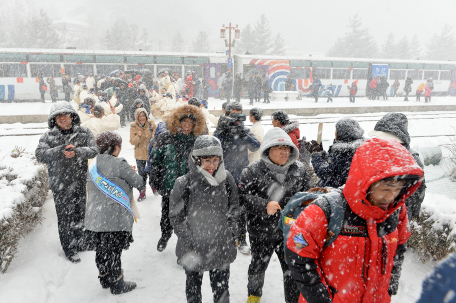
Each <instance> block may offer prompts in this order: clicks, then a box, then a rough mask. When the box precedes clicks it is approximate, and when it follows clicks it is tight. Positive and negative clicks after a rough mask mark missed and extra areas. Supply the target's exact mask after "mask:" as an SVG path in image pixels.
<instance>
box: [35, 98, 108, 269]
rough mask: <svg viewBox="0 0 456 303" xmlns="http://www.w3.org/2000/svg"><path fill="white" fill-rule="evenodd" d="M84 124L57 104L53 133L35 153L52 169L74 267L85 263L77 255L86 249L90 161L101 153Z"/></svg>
mask: <svg viewBox="0 0 456 303" xmlns="http://www.w3.org/2000/svg"><path fill="white" fill-rule="evenodd" d="M80 124H81V120H80V119H79V115H78V114H77V112H76V111H75V109H74V108H73V106H72V105H71V104H69V103H68V102H57V103H55V104H53V105H52V107H51V112H50V114H49V117H48V126H49V130H48V131H47V132H45V133H44V134H43V135H42V136H41V138H40V142H39V144H38V147H37V148H36V150H35V155H36V159H37V160H38V161H39V162H41V163H44V164H47V166H48V172H49V187H50V189H51V191H52V194H53V196H54V203H55V210H56V212H57V225H58V231H59V237H60V244H61V245H62V249H63V252H64V253H65V256H66V257H67V258H68V259H69V260H70V261H71V262H73V263H78V262H80V261H81V259H79V257H78V255H77V253H78V251H81V250H83V249H84V243H83V232H82V231H83V220H84V212H85V205H86V177H87V160H88V159H92V158H94V157H95V156H96V155H97V154H98V152H99V148H98V146H97V145H96V143H95V138H94V137H93V134H92V132H91V131H90V130H89V129H88V128H86V127H84V126H80Z"/></svg>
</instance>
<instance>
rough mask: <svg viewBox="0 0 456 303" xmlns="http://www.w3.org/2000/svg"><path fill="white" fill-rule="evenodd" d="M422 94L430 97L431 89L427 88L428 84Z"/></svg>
mask: <svg viewBox="0 0 456 303" xmlns="http://www.w3.org/2000/svg"><path fill="white" fill-rule="evenodd" d="M424 96H425V97H430V96H431V89H430V88H429V86H428V85H426V86H425V87H424Z"/></svg>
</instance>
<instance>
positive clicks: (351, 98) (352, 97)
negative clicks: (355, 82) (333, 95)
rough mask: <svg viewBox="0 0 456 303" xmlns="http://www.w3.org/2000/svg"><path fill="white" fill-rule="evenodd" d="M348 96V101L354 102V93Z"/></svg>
mask: <svg viewBox="0 0 456 303" xmlns="http://www.w3.org/2000/svg"><path fill="white" fill-rule="evenodd" d="M349 98H350V102H353V103H355V95H350V97H349Z"/></svg>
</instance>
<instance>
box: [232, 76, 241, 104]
mask: <svg viewBox="0 0 456 303" xmlns="http://www.w3.org/2000/svg"><path fill="white" fill-rule="evenodd" d="M241 93H242V78H241V75H240V74H239V73H236V75H235V76H234V84H233V98H234V100H235V101H236V102H238V103H240V102H241Z"/></svg>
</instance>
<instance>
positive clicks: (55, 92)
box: [46, 75, 59, 102]
mask: <svg viewBox="0 0 456 303" xmlns="http://www.w3.org/2000/svg"><path fill="white" fill-rule="evenodd" d="M46 82H47V83H48V84H49V91H50V94H51V100H52V102H57V98H58V97H59V92H58V90H57V86H56V85H55V79H54V77H53V76H52V75H51V76H49V77H48V78H47V79H46Z"/></svg>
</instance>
